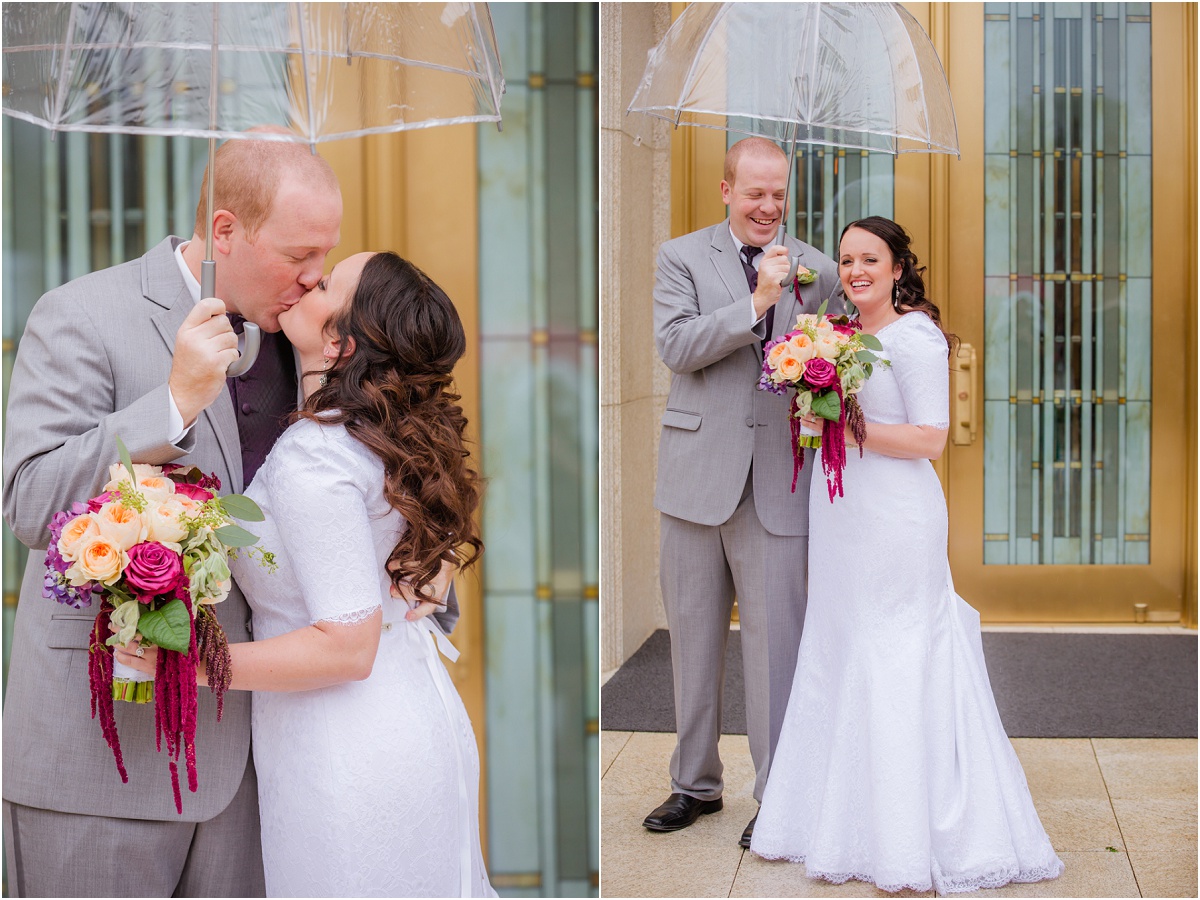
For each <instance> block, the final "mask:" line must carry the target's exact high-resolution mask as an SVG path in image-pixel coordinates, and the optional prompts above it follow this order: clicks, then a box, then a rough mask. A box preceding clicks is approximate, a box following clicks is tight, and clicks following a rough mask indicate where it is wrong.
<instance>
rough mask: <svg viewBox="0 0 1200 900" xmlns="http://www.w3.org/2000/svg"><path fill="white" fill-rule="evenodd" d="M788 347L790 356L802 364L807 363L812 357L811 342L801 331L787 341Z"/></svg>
mask: <svg viewBox="0 0 1200 900" xmlns="http://www.w3.org/2000/svg"><path fill="white" fill-rule="evenodd" d="M788 346H789V347H790V348H791V351H792V356H794V357H796V359H798V360H800V362H802V363H806V362H808V361H809V360H810V359H812V357H813V342H812V340H811V339H810V338H809V336H808V335H807V334H805V333H804V332H803V331H802V332H800V333H799V334H798V335H796V336H795V337H793V338H792V339H791V340H789V341H788Z"/></svg>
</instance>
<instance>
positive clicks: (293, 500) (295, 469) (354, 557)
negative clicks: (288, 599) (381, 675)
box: [273, 423, 382, 624]
mask: <svg viewBox="0 0 1200 900" xmlns="http://www.w3.org/2000/svg"><path fill="white" fill-rule="evenodd" d="M337 431H338V429H334V428H330V427H326V426H320V425H317V424H315V423H311V427H306V428H301V429H297V434H296V435H295V438H296V439H295V440H292V441H290V442H289V446H288V447H287V454H286V456H285V459H286V464H285V465H283V466H280V467H279V469H278V474H279V479H280V480H281V481H282V482H283V483H282V484H281V485H278V486H277V487H276V489H275V490H274V492H273V493H274V496H275V512H276V516H277V522H276V526H277V527H278V529H279V534H280V537H281V539H282V540H283V543H284V545H285V546H286V547H287V551H288V557H289V558H290V560H291V562H292V565H293V566H294V568H295V570H296V579H297V581H298V582H299V584H300V590H301V593H302V595H303V597H302V599H303V601H304V606H305V608H306V609H307V611H308V617H309V621H310V622H320V621H327V622H337V623H340V624H356V623H358V622H361V621H363V620H365V619H367V618H368V617H369V616H370V615H371V613H373V612H374V611H375V610H376V609H378V608H379V607H380V606H381V605H382V601H381V598H380V575H379V571H378V569H379V566H378V561H377V560H376V558H375V543H374V540H373V538H372V533H371V522H370V518H369V516H368V514H367V507H366V500H365V497H364V494H363V491H364V486H365V482H366V479H365V476H364V474H363V472H362V471H361V468H362V467H361V464H360V461H359V460H358V459H357V458H356V457H355V455H354V454H353V453H352V452H351V451H350V449H349V448H348V447H346V446H345V444H344V441H343V440H341V439H339V438H341V437H342V435H339V434H337V433H336V432H337Z"/></svg>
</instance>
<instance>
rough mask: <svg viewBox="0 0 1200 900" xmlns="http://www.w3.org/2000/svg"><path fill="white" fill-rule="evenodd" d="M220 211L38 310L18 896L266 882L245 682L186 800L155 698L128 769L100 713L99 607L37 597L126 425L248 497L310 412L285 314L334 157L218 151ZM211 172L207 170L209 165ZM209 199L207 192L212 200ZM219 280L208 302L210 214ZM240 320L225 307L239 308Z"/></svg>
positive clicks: (16, 653)
mask: <svg viewBox="0 0 1200 900" xmlns="http://www.w3.org/2000/svg"><path fill="white" fill-rule="evenodd" d="M216 169H217V172H218V173H219V175H220V177H219V178H218V179H217V182H216V199H215V204H214V212H213V214H212V219H211V222H210V221H208V220H207V219H206V214H205V210H206V207H205V205H204V204H203V202H202V203H201V206H200V209H199V210H198V211H197V216H196V228H195V234H194V235H193V236H192V238H191V240H190V241H188V242H186V243H185V242H183V241H182V240H181V239H180V238H178V237H168V238H167V239H165V240H164V241H162V242H161V243H160V244H158V245H157V246H156V247H154V248H152V249H151V250H149V251H148V252H147V253H146V254H145V255H144V256H142V257H141V258H140V259H136V260H133V261H131V262H128V263H125V264H123V265H118V266H115V267H113V268H111V269H105V270H103V271H100V272H95V273H93V274H90V275H85V276H83V277H82V278H78V279H76V280H75V281H72V282H70V283H68V284H65V285H63V286H62V287H59V288H56V289H54V290H51V291H49V292H47V293H46V294H45V295H44V296H43V297H42V298H41V299H40V300H39V301H38V303H37V305H36V306H35V307H34V309H33V311H32V313H31V314H30V316H29V321H28V324H27V325H26V328H25V332H24V336H23V338H22V340H21V344H20V350H19V352H18V354H17V360H16V365H15V368H14V370H13V374H12V381H11V384H10V387H9V405H8V418H7V434H6V436H5V437H6V444H5V452H4V516H5V519H6V520H7V522H8V523H9V525H10V526H11V527H12V530H13V531H14V533H15V534H16V535H17V537H18V538H20V540H21V541H22V542H23V543H25V544H26V545H27V546H29V547H30V548H31V549H32V552H31V553H30V555H29V564H28V567H27V568H26V571H25V579H24V582H23V585H22V588H21V599H20V603H19V604H18V606H17V615H16V627H15V632H14V639H13V650H12V662H11V668H10V674H9V681H8V688H7V696H6V698H5V706H4V768H3V789H4V833H5V844H6V851H7V859H8V878H9V887H10V891H11V893H12V895H13V896H18V897H27V896H28V897H39V896H40V897H53V896H58V897H70V896H159V897H169V896H172V895H176V896H196V897H234V896H262V895H263V892H264V887H263V873H262V852H261V849H260V844H259V823H258V796H257V787H256V781H255V777H254V765H253V761H252V759H251V756H250V752H249V750H250V694H249V693H247V692H244V691H231V692H230V693H229V694H228V695H226V697H225V709H224V716H223V719H222V721H221V723H220V724H217V722H216V709H215V704H214V701H213V698H212V696H211V694H210V693H209V692H208V691H206V690H202V691H201V692H200V706H199V711H198V721H197V727H196V755H197V759H198V766H199V772H200V785H199V790H198V791H197V792H196V793H195V794H191V793H189V792H187V791H184V792H183V815H182V816H180V815H177V814H176V812H175V806H174V800H173V795H172V790H171V784H170V779H169V773H168V767H167V759H166V756H165V754H161V753H156V752H155V749H154V746H155V740H154V712H153V709H152V708H151V707H147V706H135V705H133V704H126V703H117V704H116V706H117V711H116V715H117V727H118V731H119V733H120V739H121V748H122V751H123V754H124V761H125V765H126V767H127V769H128V772H129V783H128V784H122V783H121V779H120V776H119V775H118V774H117V768H116V765H115V764H114V762H113V757H112V753H111V752H110V750H109V748H108V746H107V745H106V744H105V742H104V740H103V738H102V737H101V735H100V726H99V724H98V723H97V722H94V721H92V720H91V716H90V710H89V698H88V690H87V674H86V673H87V648H88V636H89V633H90V631H91V627H92V622H93V620H94V619H95V616H96V608H95V607H94V606H93V607H92V608H88V609H83V610H78V611H76V610H73V609H71V608H69V607H66V606H60V605H59V604H57V603H55V602H53V601H52V600H47V599H45V598H44V597H43V596H42V576H43V571H44V553H43V552H40V551H44V549H45V547H46V542H47V539H48V532H47V529H46V526H47V523H49V521H50V517H51V516H52V515H53V514H54V513H55V512H56V511H58V510H64V509H67V508H69V507H70V505H71V504H72V502H74V501H78V500H86V499H87V498H89V497H92V496H94V495H96V494H97V493H98V492H99V490H100V487H101V486H102V485H103V484H104V482H105V481H107V480H108V475H107V471H108V467H109V465H110V464H111V463H113V462H114V461H115V460H116V453H117V449H116V440H115V438H116V436H118V435H119V436H120V437H121V439H122V440H123V441H124V442H125V444H126V446H127V447H128V448H129V451H130V455H131V456H132V458H133V459H134V460H136V461H138V462H144V463H151V464H159V465H161V464H163V463H168V462H181V463H192V464H195V465H198V466H199V467H200V468H201V469H202V470H203V471H204V472H206V473H208V472H215V473H216V474H217V475H218V477H219V478H220V479H221V484H222V488H223V492H236V491H240V490H241V489H242V488H243V486H244V485H245V484H246V483H248V482H249V481H250V478H251V477H252V475H253V471H254V469H256V468H257V467H258V465H259V464H261V463H262V461H263V459H264V457H265V456H266V454H267V452H268V451H269V450H270V448H271V445H272V443H274V441H275V438H276V437H278V435H279V433H280V432H281V431H282V429H283V427H284V425H285V424H286V422H285V419H286V415H287V413H288V412H289V411H291V410H292V409H294V408H295V405H296V372H295V364H294V362H293V356H292V350H291V347H290V345H289V344H288V343H287V341H286V340H285V339H284V338H283V336H282V335H281V334H276V332H278V331H279V314H280V312H282V311H283V310H285V309H287V308H288V307H290V306H291V305H292V304H294V303H295V302H296V301H297V300H299V299H300V297H301V296H302V295H303V294H304V293H305V292H307V291H308V290H310V289H311V288H312V287H313V286H314V285H315V284H316V283H317V282H318V280H320V278H321V277H322V274H323V271H324V265H325V257H326V255H327V254H328V253H329V251H330V250H331V249H332V248H333V247H334V246H335V245H336V244H337V242H338V238H339V233H340V227H341V220H342V198H341V192H340V190H339V188H338V184H337V179H336V177H335V176H334V174H333V171H332V169H330V167H329V165H328V163H326V162H325V161H324V160H323V159H321V157H319V156H315V155H313V154H311V153H310V152H309V150H308V148H307V147H306V146H304V145H301V144H291V143H280V142H268V141H258V140H234V141H229V142H227V143H226V144H225V145H224V146H223V147H221V149H220V150H219V151H218V153H217V162H216ZM208 176H209V173H206V175H205V180H206V182H207V178H208ZM204 195H205V191H204V189H203V188H202V190H201V196H202V197H203V196H204ZM209 227H212V228H213V235H214V249H215V256H216V259H217V282H216V293H217V295H218V296H219V297H220V298H221V299H222V301H223V303H221V302H219V301H215V300H211V299H209V300H203V301H201V300H200V286H199V282H198V278H199V273H200V265H199V264H200V261H201V259H203V256H204V243H205V237H206V234H207V229H208V228H209ZM226 311H228V312H229V313H230V314H234V313H236V314H237V316H235V317H233V321H234V322H236V323H237V324H236V325H234V324H232V323H231V318H230V317H227V316H226V315H225V313H226ZM242 318H244V319H245V320H247V321H251V322H255V323H256V324H258V325H259V326H260V327H261V328H262V330H263V332H264V335H263V338H264V340H263V346H262V350H261V352H260V354H259V357H258V360H257V362H256V363H255V364H254V366H253V367H252V368H251V369H250V371H249V372H248V373H246V374H245V375H243V376H241V377H239V378H231V379H228V380H227V379H226V377H225V369H226V368H227V367H228V365H229V363H230V361H231V360H232V359H233V358H236V355H237V354H236V349H233V348H236V336H235V335H234V333H233V329H234V327H240V321H241V319H242ZM216 612H217V617H218V619H219V620H220V622H221V625H222V627H223V628H224V629H225V633H226V634H227V636H228V638H229V640H230V641H245V640H249V639H250V633H249V632H250V622H249V619H250V613H249V609H248V608H247V606H246V601H245V598H244V597H243V596H242V594H241V592H240V591H239V590H238V588H237V586H236V584H235V585H234V587H233V590H232V591H231V592H230V594H229V597H228V599H226V600H225V601H224V602H222V603H220V604H218V605H217V607H216Z"/></svg>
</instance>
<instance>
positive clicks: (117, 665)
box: [112, 659, 154, 703]
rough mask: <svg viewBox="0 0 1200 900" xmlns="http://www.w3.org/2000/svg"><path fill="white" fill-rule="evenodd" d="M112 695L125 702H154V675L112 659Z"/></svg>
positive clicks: (115, 698)
mask: <svg viewBox="0 0 1200 900" xmlns="http://www.w3.org/2000/svg"><path fill="white" fill-rule="evenodd" d="M112 695H113V699H114V700H123V701H124V702H126V703H152V702H154V677H153V676H152V675H147V674H146V673H145V672H139V671H138V670H137V669H131V668H129V666H127V665H125V664H124V663H121V662H117V660H115V659H114V660H113V681H112Z"/></svg>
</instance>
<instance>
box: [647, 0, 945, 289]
mask: <svg viewBox="0 0 1200 900" xmlns="http://www.w3.org/2000/svg"><path fill="white" fill-rule="evenodd" d="M627 112H640V113H645V114H647V115H651V116H657V117H659V118H663V119H667V120H668V121H670V122H673V123H674V124H676V125H696V126H701V127H707V128H720V129H723V130H725V131H736V132H741V133H744V134H754V135H759V136H761V137H766V138H769V139H771V140H775V141H780V142H786V143H787V144H788V145H789V151H790V152H789V154H788V158H789V159H792V158H794V151H795V145H796V144H797V143H798V142H807V143H814V144H828V145H831V146H835V147H851V148H858V149H863V150H879V151H884V152H887V153H912V152H923V153H953V154H955V155H957V154H958V128H957V126H956V124H955V121H954V106H953V104H952V103H951V102H950V88H949V85H947V83H946V74H945V72H944V71H943V70H942V63H941V60H939V59H938V56H937V52H936V51H935V50H934V48H933V44H932V43H931V42H930V40H929V36H928V35H927V34H926V33H925V30H924V29H923V28H921V25H920V24H919V23H918V22H917V21H916V20H915V19H914V18H913V17H912V16H911V15H910V14H909V13H908V11H907V10H905V9H904V7H902V6H901V5H900V4H898V3H740V2H739V3H696V4H692V5H691V6H689V7H687V8H686V9H685V10H684V11H683V14H682V15H681V16H680V17H679V18H678V19H677V20H676V21H675V24H673V25H672V26H671V28H670V30H669V31H668V32H667V34H666V36H665V37H664V38H663V39H662V41H661V42H660V43H659V44H658V46H657V47H655V48H654V50H653V51H651V53H650V59H649V61H648V63H647V64H646V72H645V74H644V75H643V76H642V80H641V82H640V84H639V85H638V89H637V92H636V93H635V94H634V96H633V100H632V101H631V102H630V104H629V108H628V110H627ZM788 175H789V179H790V176H791V167H790V166H789V169H788ZM789 187H790V185H789ZM783 231H784V230H783V226H782V225H781V226H780V230H779V240H780V242H781V243H782V241H783ZM789 281H790V276H789Z"/></svg>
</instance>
